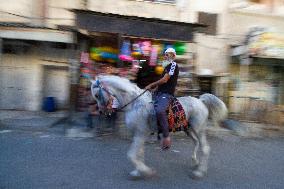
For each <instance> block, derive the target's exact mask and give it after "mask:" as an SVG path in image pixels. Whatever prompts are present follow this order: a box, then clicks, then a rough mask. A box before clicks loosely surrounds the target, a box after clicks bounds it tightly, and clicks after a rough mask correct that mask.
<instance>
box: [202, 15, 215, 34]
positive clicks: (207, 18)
mask: <svg viewBox="0 0 284 189" xmlns="http://www.w3.org/2000/svg"><path fill="white" fill-rule="evenodd" d="M217 17H218V15H217V14H210V13H206V12H199V13H198V23H200V24H204V25H207V27H206V28H205V29H204V31H203V32H204V33H205V34H208V35H216V33H217Z"/></svg>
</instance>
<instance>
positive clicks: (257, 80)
mask: <svg viewBox="0 0 284 189" xmlns="http://www.w3.org/2000/svg"><path fill="white" fill-rule="evenodd" d="M239 49H240V48H238V49H237V51H240V50H239ZM243 49H246V50H245V51H243V53H240V55H239V56H234V58H233V59H232V60H233V61H232V64H231V73H232V74H231V76H232V77H231V78H232V83H231V87H230V91H229V93H230V96H231V101H230V105H231V111H233V112H243V114H244V116H243V117H244V118H245V119H250V120H254V121H262V122H267V123H274V124H280V123H282V122H281V117H283V115H281V114H282V113H281V112H283V110H284V106H283V104H284V96H283V94H284V93H283V91H284V90H283V89H284V78H283V71H284V35H283V34H281V33H277V32H271V31H269V30H267V29H263V28H258V29H257V30H256V29H254V30H252V31H251V32H249V35H248V37H247V44H246V46H245V48H243ZM235 52H236V49H235ZM234 55H236V54H234Z"/></svg>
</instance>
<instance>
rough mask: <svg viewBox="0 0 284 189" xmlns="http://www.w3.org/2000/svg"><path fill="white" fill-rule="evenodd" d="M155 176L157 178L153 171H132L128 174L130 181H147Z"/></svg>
mask: <svg viewBox="0 0 284 189" xmlns="http://www.w3.org/2000/svg"><path fill="white" fill-rule="evenodd" d="M155 176H157V172H156V171H155V170H153V169H151V170H149V171H147V172H140V171H138V170H134V171H131V172H130V173H129V177H130V180H141V179H149V178H153V177H155Z"/></svg>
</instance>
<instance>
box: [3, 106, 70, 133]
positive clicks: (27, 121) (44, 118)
mask: <svg viewBox="0 0 284 189" xmlns="http://www.w3.org/2000/svg"><path fill="white" fill-rule="evenodd" d="M66 116H67V111H57V112H43V111H17V110H0V129H12V130H13V129H21V130H46V129H48V128H49V127H51V126H52V125H53V124H54V123H56V122H58V121H59V120H61V119H63V118H65V117H66Z"/></svg>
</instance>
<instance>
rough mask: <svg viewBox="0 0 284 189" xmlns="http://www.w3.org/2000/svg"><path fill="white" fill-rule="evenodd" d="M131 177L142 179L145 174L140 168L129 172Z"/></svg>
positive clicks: (131, 178) (132, 178)
mask: <svg viewBox="0 0 284 189" xmlns="http://www.w3.org/2000/svg"><path fill="white" fill-rule="evenodd" d="M129 178H130V180H140V179H142V178H143V176H142V174H141V173H140V172H139V171H138V170H134V171H131V172H130V173H129Z"/></svg>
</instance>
